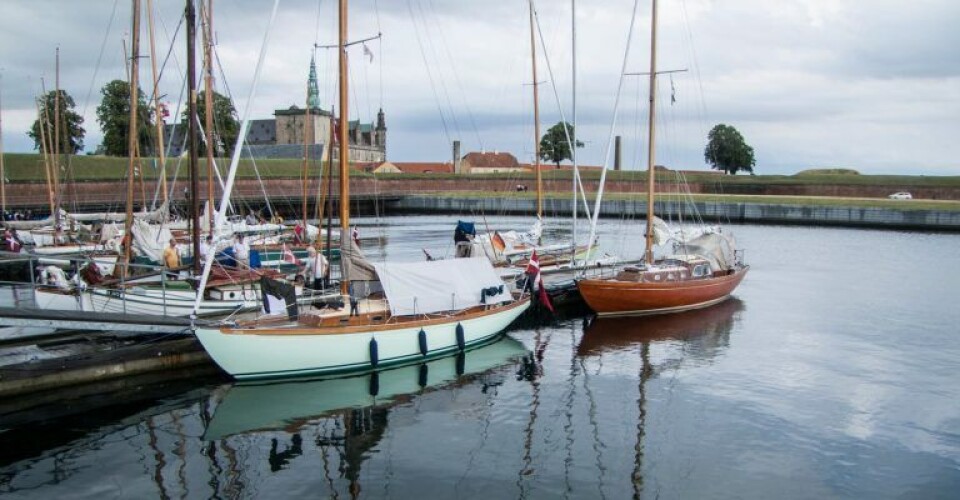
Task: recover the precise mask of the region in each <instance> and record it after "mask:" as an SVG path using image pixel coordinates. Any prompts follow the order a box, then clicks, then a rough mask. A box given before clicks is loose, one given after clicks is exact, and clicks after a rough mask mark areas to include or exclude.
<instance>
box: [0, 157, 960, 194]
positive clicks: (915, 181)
mask: <svg viewBox="0 0 960 500" xmlns="http://www.w3.org/2000/svg"><path fill="white" fill-rule="evenodd" d="M67 158H68V160H69V164H70V170H71V171H72V174H71V178H72V179H74V180H78V181H83V180H118V179H124V178H126V172H127V159H126V158H118V157H111V156H86V155H77V156H70V157H67ZM4 160H5V167H6V176H7V178H8V179H9V180H10V181H12V182H16V181H44V180H45V177H44V169H43V161H42V157H41V156H40V155H37V154H26V153H7V154H5V155H4ZM142 161H143V164H144V166H145V168H144V175H145V179H148V180H149V179H156V178H157V173H156V171H155V169H154V167H153V165H154V159H153V158H144V159H143V160H142ZM217 161H218V163H219V164H220V165H226V164H229V159H227V158H221V159H218V160H217ZM64 163H66V161H65V162H64ZM178 163H180V175H181V176H185V175H186V172H187V162H186V158H168V159H167V171H168V175H169V176H171V177H172V176H173V175H174V171H175V170H176V168H177V164H178ZM200 165H201V168H200V176H201V177H204V176H205V175H206V170H207V169H206V161H205V160H204V159H203V158H201V159H200ZM323 166H324V168H326V164H324V165H323ZM256 167H257V170H259V172H260V176H261V177H263V178H268V179H270V178H299V177H300V172H301V169H302V167H303V164H302V161H301V160H299V159H282V160H256ZM310 169H311V172H313V173H316V172H318V171H319V169H320V162H319V161H314V162H312V163H311V166H310ZM237 175H238V176H239V177H241V178H252V177H256V172H255V170H254V162H253V161H252V160H249V159H245V160H241V162H240V166H239V168H238V172H237ZM336 175H337V172H336V171H334V176H336ZM351 175H357V176H361V177H370V176H372V175H373V174H369V173H366V172H361V171H359V170H353V171H352V172H351ZM571 175H572V173H571V171H570V170H555V169H553V167H552V166H549V165H548V166H545V167H544V170H543V177H544V179H547V180H551V179H557V180H561V179H570V178H571ZM657 175H658V179H659V180H661V181H665V182H671V181H676V180H678V176H677V173H676V172H674V171H658V173H657ZM457 177H458V176H457V175H455V174H439V173H430V174H377V178H381V179H408V180H417V179H445V178H457ZM581 177H583V178H584V179H586V180H596V179H599V177H600V171H599V170H595V169H591V170H585V171H583V172H581ZM483 178H484V179H499V180H521V179H523V180H532V179H535V175H534V174H533V173H517V172H510V173H498V174H484V175H483ZM607 179H608V180H610V181H627V182H629V181H645V180H646V179H647V173H646V172H645V171H608V172H607ZM683 179H684V180H686V181H687V182H698V183H703V184H714V183H719V184H722V185H747V186H749V185H756V186H764V185H784V184H794V185H854V186H857V185H860V186H878V185H879V186H892V187H898V186H944V187H960V176H951V177H947V176H924V175H860V174H856V173H854V171H851V170H847V169H821V170H809V171H804V172H800V173H799V174H797V175H718V174H716V173H702V174H700V173H685V174H684V176H683Z"/></svg>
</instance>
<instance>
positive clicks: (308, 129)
mask: <svg viewBox="0 0 960 500" xmlns="http://www.w3.org/2000/svg"><path fill="white" fill-rule="evenodd" d="M311 62H312V61H311ZM310 104H311V103H310V82H307V110H306V112H304V114H303V166H302V168H301V172H300V177H301V179H302V180H303V182H302V183H301V185H300V196H301V198H302V201H301V203H300V213H301V214H303V215H302V216H301V217H302V224H303V225H302V227H303V241H304V242H305V241H306V239H307V238H306V236H307V184H308V181H307V179H308V177H307V176H308V175H309V165H310V144H311V139H310V136H311V135H313V134H312V132H313V127H312V125H313V120H312V119H311V114H310Z"/></svg>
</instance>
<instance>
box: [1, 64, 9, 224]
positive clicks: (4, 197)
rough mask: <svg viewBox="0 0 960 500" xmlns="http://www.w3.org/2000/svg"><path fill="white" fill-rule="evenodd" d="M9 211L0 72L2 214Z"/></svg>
mask: <svg viewBox="0 0 960 500" xmlns="http://www.w3.org/2000/svg"><path fill="white" fill-rule="evenodd" d="M6 213H7V173H6V171H5V170H4V168H3V75H2V74H0V214H3V215H6Z"/></svg>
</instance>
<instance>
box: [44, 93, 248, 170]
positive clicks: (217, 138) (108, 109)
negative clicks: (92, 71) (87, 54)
mask: <svg viewBox="0 0 960 500" xmlns="http://www.w3.org/2000/svg"><path fill="white" fill-rule="evenodd" d="M59 93H60V94H59V100H60V103H59V105H60V106H59V107H60V113H59V121H60V123H59V129H58V128H57V124H56V118H55V116H56V115H57V113H56V104H57V103H56V100H57V91H50V92H47V93H46V94H44V95H43V96H41V97H40V99H38V102H37V108H38V117H37V119H36V120H35V121H34V122H33V126H32V127H31V128H30V130H29V131H27V135H28V136H30V138H31V139H33V142H34V148H35V149H38V150H39V149H41V146H42V142H43V140H46V143H47V148H46V149H48V150H50V151H52V150H53V148H55V147H59V153H60V154H77V153H79V152H80V151H82V150H83V146H84V144H83V139H84V137H85V136H86V130H85V129H84V128H83V117H82V116H80V115H79V114H78V113H77V111H76V102H75V101H74V100H73V97H71V96H70V94H68V93H67V92H66V91H64V90H60V91H59ZM100 96H101V99H100V105H99V106H97V110H96V113H97V123H98V124H99V125H100V130H101V131H102V132H103V143H102V144H101V145H100V146H99V147H98V148H97V151H96V153H97V154H104V155H107V156H128V155H129V154H130V145H129V144H130V142H129V133H130V132H129V131H130V84H129V83H128V82H125V81H123V80H113V81H111V82H109V83H107V84H106V85H104V86H103V88H101V89H100ZM197 113H198V121H199V127H198V130H199V129H200V127H203V126H204V124H205V123H206V106H205V96H204V94H203V93H202V92H201V93H200V94H199V95H198V96H197ZM156 114H157V113H156V109H155V108H154V107H153V106H152V105H148V104H147V99H146V96H145V95H144V93H143V90H142V89H139V88H138V89H137V147H138V148H139V155H140V156H155V155H156V154H157V152H158V149H157V132H156V124H157V120H158V119H161V120H164V121H165V122H166V118H167V117H166V116H161V117H158V116H156ZM213 122H214V131H213V145H214V154H215V155H217V156H230V155H231V154H232V153H233V147H234V145H235V144H236V140H237V135H238V134H239V132H240V122H239V120H238V119H237V112H236V108H234V106H233V102H232V101H231V100H230V98H229V97H226V96H224V95H222V94H220V93H218V92H214V93H213ZM178 126H180V127H186V126H187V112H186V110H184V111H183V113H182V114H181V116H180V123H179V125H178ZM54 130H58V131H59V133H60V140H59V141H54V140H52V138H53V135H52V134H54ZM184 130H185V129H184ZM164 139H165V140H169V137H165V138H164ZM54 144H57V146H54ZM198 147H199V150H200V154H201V155H203V154H206V146H205V143H204V141H203V139H200V141H199V143H198Z"/></svg>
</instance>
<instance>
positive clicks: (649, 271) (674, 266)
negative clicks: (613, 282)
mask: <svg viewBox="0 0 960 500" xmlns="http://www.w3.org/2000/svg"><path fill="white" fill-rule="evenodd" d="M713 274H714V271H713V269H712V268H711V267H710V262H709V261H707V259H704V258H703V257H700V256H699V255H671V256H668V257H666V258H664V259H661V260H659V261H657V262H656V263H654V264H653V265H652V266H647V265H641V266H627V267H625V268H623V270H622V271H620V272H619V273H618V274H617V278H616V279H617V280H620V281H636V282H638V283H661V282H670V281H689V280H695V279H705V278H710V277H712V276H713Z"/></svg>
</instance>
